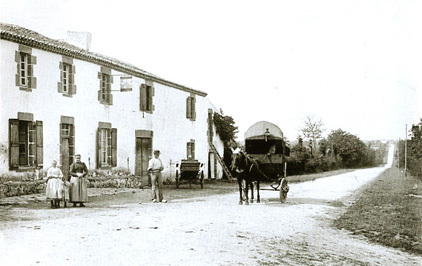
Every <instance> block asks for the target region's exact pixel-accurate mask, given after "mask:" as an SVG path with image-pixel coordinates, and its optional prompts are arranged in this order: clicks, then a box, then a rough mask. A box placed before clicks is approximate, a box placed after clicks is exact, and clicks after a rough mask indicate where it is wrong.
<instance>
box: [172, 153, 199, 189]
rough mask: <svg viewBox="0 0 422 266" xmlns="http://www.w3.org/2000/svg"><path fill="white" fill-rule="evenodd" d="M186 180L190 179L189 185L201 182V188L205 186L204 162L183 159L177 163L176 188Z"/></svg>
mask: <svg viewBox="0 0 422 266" xmlns="http://www.w3.org/2000/svg"><path fill="white" fill-rule="evenodd" d="M184 180H187V181H189V186H192V183H197V182H199V183H200V185H201V188H204V164H203V163H200V162H199V161H198V160H182V161H181V162H180V163H176V188H179V186H180V183H181V182H182V181H184Z"/></svg>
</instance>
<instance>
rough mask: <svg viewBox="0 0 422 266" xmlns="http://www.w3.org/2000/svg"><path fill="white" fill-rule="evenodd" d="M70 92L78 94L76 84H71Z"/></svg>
mask: <svg viewBox="0 0 422 266" xmlns="http://www.w3.org/2000/svg"><path fill="white" fill-rule="evenodd" d="M70 90H71V91H70V94H72V95H75V94H76V85H75V84H72V85H70Z"/></svg>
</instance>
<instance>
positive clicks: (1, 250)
mask: <svg viewBox="0 0 422 266" xmlns="http://www.w3.org/2000/svg"><path fill="white" fill-rule="evenodd" d="M390 156H392V150H390ZM391 158H392V157H391ZM389 165H391V160H390V164H389ZM384 170H385V168H383V167H380V168H371V169H363V170H357V171H354V172H350V173H347V174H343V175H339V176H332V177H327V178H322V179H318V180H315V181H311V182H306V183H299V184H291V185H290V192H289V195H288V199H287V202H286V203H284V204H281V203H280V202H279V201H278V192H275V191H270V190H264V191H262V192H261V199H262V200H263V202H262V203H259V204H257V203H254V204H251V205H248V206H246V205H243V206H242V205H238V204H237V201H238V195H237V194H236V193H229V194H223V195H213V196H208V197H198V198H190V199H174V200H171V201H170V202H169V203H165V204H163V203H161V204H159V203H156V204H154V203H150V202H147V203H143V204H135V203H124V202H123V203H121V202H119V204H118V205H113V204H109V205H108V206H105V207H92V206H91V207H88V208H67V209H56V210H50V209H47V208H41V209H40V208H38V209H31V208H16V207H14V208H10V209H8V211H7V215H8V219H6V220H5V221H4V222H3V223H2V224H1V225H0V230H1V231H0V258H1V261H2V263H1V264H2V265H278V264H282V265H327V264H328V265H421V257H418V256H415V255H411V254H408V253H405V252H402V251H399V250H396V249H392V248H387V247H384V246H380V245H376V244H371V243H369V242H368V241H367V240H366V239H365V238H364V237H362V236H353V235H351V234H350V233H349V232H347V231H343V230H337V229H335V228H334V227H332V221H333V220H334V219H335V218H336V217H338V216H339V215H340V214H341V213H342V212H344V211H345V208H346V207H347V206H348V205H349V204H351V203H352V202H353V201H354V200H355V198H356V195H358V193H359V191H360V190H362V189H364V187H365V185H367V184H368V182H369V181H371V180H373V179H374V178H376V177H377V176H378V175H379V174H380V173H381V172H383V171H384Z"/></svg>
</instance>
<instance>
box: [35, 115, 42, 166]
mask: <svg viewBox="0 0 422 266" xmlns="http://www.w3.org/2000/svg"><path fill="white" fill-rule="evenodd" d="M35 132H36V133H35V134H36V141H35V142H36V146H37V153H36V160H37V166H38V167H42V166H43V162H44V160H43V155H44V154H43V124H42V121H36V122H35Z"/></svg>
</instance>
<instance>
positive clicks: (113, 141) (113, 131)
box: [111, 128, 117, 166]
mask: <svg viewBox="0 0 422 266" xmlns="http://www.w3.org/2000/svg"><path fill="white" fill-rule="evenodd" d="M111 166H117V128H112V129H111Z"/></svg>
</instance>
